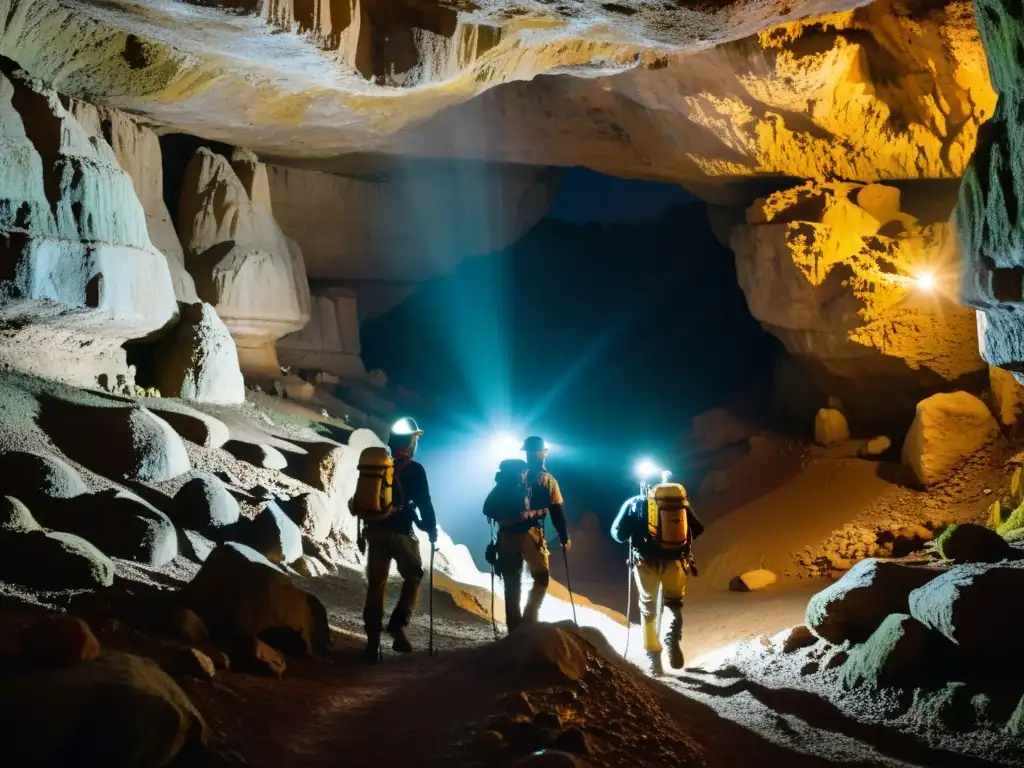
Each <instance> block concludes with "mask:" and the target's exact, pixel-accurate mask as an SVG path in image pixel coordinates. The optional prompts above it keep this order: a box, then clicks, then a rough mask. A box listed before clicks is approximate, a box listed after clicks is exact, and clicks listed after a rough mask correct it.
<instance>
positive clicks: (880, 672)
mask: <svg viewBox="0 0 1024 768" xmlns="http://www.w3.org/2000/svg"><path fill="white" fill-rule="evenodd" d="M937 639H941V638H936V637H935V636H934V635H933V634H932V632H931V631H929V629H928V628H927V627H925V626H924V625H923V624H921V623H919V622H918V621H916V620H915V619H914V618H913V617H911V616H909V615H907V614H905V613H893V614H890V615H889V616H886V617H885V619H884V620H883V621H882V623H881V624H880V625H879V627H878V629H876V630H875V631H874V632H873V633H872V634H871V637H869V638H868V639H867V641H865V642H864V643H862V644H861V645H858V646H857V647H856V648H854V649H853V650H852V651H850V654H849V656H848V657H847V659H846V661H845V662H843V666H842V667H841V668H840V670H839V679H840V681H841V682H842V685H843V687H844V688H846V689H847V690H849V689H851V688H856V687H858V686H861V685H864V686H867V687H869V688H888V687H891V686H894V685H899V684H901V683H905V682H907V681H908V680H913V679H914V678H915V676H916V675H917V674H918V673H920V671H921V670H922V668H924V667H926V666H927V665H928V664H929V662H930V661H931V657H932V649H933V647H934V646H935V644H936V640H937Z"/></svg>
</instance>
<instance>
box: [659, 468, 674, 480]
mask: <svg viewBox="0 0 1024 768" xmlns="http://www.w3.org/2000/svg"><path fill="white" fill-rule="evenodd" d="M671 476H672V473H671V472H669V471H668V470H667V469H663V470H661V482H663V483H667V482H668V479H669V478H670V477H671Z"/></svg>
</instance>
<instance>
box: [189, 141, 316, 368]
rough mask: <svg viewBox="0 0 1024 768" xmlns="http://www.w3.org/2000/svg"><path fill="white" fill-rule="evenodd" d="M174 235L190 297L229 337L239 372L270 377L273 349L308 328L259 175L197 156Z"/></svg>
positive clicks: (253, 167)
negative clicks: (192, 290) (190, 283)
mask: <svg viewBox="0 0 1024 768" xmlns="http://www.w3.org/2000/svg"><path fill="white" fill-rule="evenodd" d="M178 231H179V233H180V235H181V240H182V243H183V244H184V246H185V252H186V257H185V258H186V265H187V266H188V269H189V272H190V273H191V274H192V276H193V277H194V278H195V282H196V291H197V293H198V294H199V296H200V298H201V299H202V300H203V301H206V302H208V303H210V304H212V305H213V306H214V308H215V309H216V310H217V314H218V315H219V316H220V318H221V319H222V320H223V321H224V324H225V325H226V326H227V327H228V330H230V331H231V335H232V337H233V338H234V339H235V343H236V345H237V347H238V357H239V362H240V364H241V367H242V370H243V372H245V373H247V374H250V375H256V376H269V377H277V376H279V375H280V366H279V363H278V360H277V353H276V351H275V349H274V344H275V342H276V340H277V339H278V338H280V337H281V336H284V335H286V334H288V333H290V332H292V331H296V330H298V329H300V328H302V327H303V326H304V325H305V324H306V323H307V322H308V321H309V284H308V283H307V282H306V273H305V268H304V266H303V263H302V253H301V251H300V249H299V248H298V247H297V246H296V245H295V244H294V243H293V242H291V241H289V240H288V238H286V237H285V236H284V234H283V233H282V232H281V229H280V227H278V225H277V222H276V221H275V220H274V215H273V210H272V208H271V202H270V190H269V188H268V185H267V171H266V167H265V166H264V165H263V164H262V163H260V162H259V161H258V160H257V159H256V157H255V156H254V155H253V154H252V153H250V152H245V151H243V150H236V152H235V153H234V155H233V156H232V159H231V162H228V160H227V159H226V158H224V157H222V156H221V155H218V154H215V153H214V152H211V151H210V150H208V149H205V148H203V149H199V150H197V151H196V153H195V155H194V156H193V157H192V160H191V161H190V162H189V165H188V169H187V170H186V172H185V181H184V184H183V187H182V190H181V203H180V208H179V212H178Z"/></svg>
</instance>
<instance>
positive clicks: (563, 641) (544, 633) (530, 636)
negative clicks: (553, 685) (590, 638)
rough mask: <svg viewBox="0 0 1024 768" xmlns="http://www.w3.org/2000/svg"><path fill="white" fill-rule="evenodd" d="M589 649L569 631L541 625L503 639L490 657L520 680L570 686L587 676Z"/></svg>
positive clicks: (493, 649)
mask: <svg viewBox="0 0 1024 768" xmlns="http://www.w3.org/2000/svg"><path fill="white" fill-rule="evenodd" d="M588 647H590V644H589V643H588V642H587V641H586V640H584V639H583V638H582V637H580V636H579V635H578V634H576V633H575V632H573V631H571V630H569V629H566V628H564V627H558V626H555V625H553V624H544V623H538V624H533V625H531V626H529V627H526V626H523V627H521V628H519V629H517V631H515V632H513V633H512V634H510V635H508V636H507V637H505V638H502V639H501V640H499V641H498V642H497V643H495V644H494V645H493V646H492V648H491V649H490V654H489V655H490V659H491V660H492V663H493V664H494V665H495V666H497V667H500V668H501V669H503V670H505V671H506V672H509V673H511V674H515V675H516V676H520V677H521V676H526V675H543V676H544V677H545V678H550V679H552V680H559V681H562V682H567V681H574V680H579V679H580V678H581V677H583V675H584V674H585V673H586V671H587V649H588Z"/></svg>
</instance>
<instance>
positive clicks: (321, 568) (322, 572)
mask: <svg viewBox="0 0 1024 768" xmlns="http://www.w3.org/2000/svg"><path fill="white" fill-rule="evenodd" d="M292 568H293V569H295V572H296V573H298V574H299V575H300V576H304V577H306V578H307V579H316V578H319V577H320V576H326V575H327V574H328V573H330V570H329V569H328V568H327V566H326V565H324V564H323V563H322V562H321V561H320V559H319V558H317V557H314V556H312V555H303V556H302V557H300V558H299V559H298V560H296V561H295V562H294V563H292Z"/></svg>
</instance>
